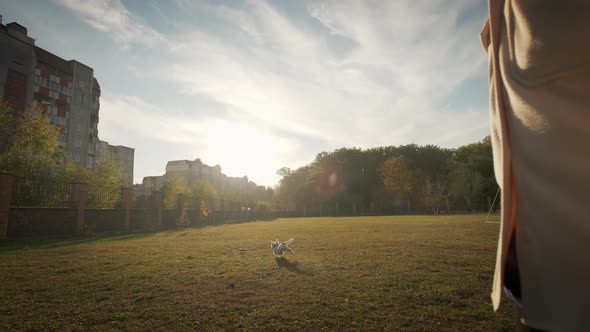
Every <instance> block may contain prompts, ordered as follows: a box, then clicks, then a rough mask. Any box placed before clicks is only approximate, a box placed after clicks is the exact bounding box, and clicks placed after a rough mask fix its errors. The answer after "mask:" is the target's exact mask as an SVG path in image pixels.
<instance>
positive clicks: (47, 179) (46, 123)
mask: <svg viewBox="0 0 590 332" xmlns="http://www.w3.org/2000/svg"><path fill="white" fill-rule="evenodd" d="M12 114H13V113H12V110H11V109H10V108H9V107H8V106H7V105H6V104H5V103H0V128H2V130H5V129H6V128H9V127H10V121H11V120H10V119H11V116H12ZM58 137H59V131H58V129H57V128H56V127H54V126H53V125H52V124H51V122H50V119H49V117H48V116H47V115H46V114H45V112H44V111H43V110H42V109H41V108H40V107H39V106H38V105H33V106H31V107H29V108H27V109H26V110H25V112H24V113H23V114H22V116H20V117H19V118H18V119H17V120H16V129H15V131H14V135H13V136H12V137H11V139H10V140H9V141H10V144H9V146H8V147H7V149H2V150H1V151H0V169H2V170H5V171H9V172H12V173H14V174H15V175H17V176H18V177H19V178H18V179H17V181H19V185H20V189H21V190H20V192H19V193H18V194H19V195H22V196H23V197H18V198H20V199H23V200H24V201H26V200H27V198H29V201H32V202H33V204H38V205H42V206H60V205H63V203H64V200H67V195H68V193H69V185H70V183H72V182H74V181H81V182H86V183H88V187H89V190H88V200H87V203H88V204H87V206H89V207H96V208H113V207H115V205H116V204H117V202H118V200H119V198H120V187H121V185H122V183H123V182H122V180H121V170H120V169H119V167H118V165H117V164H116V163H115V162H114V161H113V160H112V159H111V158H106V159H105V160H103V161H101V162H99V163H98V165H97V167H96V169H95V170H90V169H87V168H86V167H84V166H81V165H79V164H77V163H74V162H73V161H72V160H71V159H70V158H69V157H68V156H67V155H66V154H65V153H64V151H63V150H62V149H61V148H60V147H59V144H58ZM40 189H41V190H40ZM34 194H41V195H42V197H33V196H34ZM37 196H39V195H37Z"/></svg>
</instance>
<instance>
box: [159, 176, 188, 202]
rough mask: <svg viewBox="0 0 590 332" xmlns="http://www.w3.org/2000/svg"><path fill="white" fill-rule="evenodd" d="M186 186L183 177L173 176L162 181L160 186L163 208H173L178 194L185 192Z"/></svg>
mask: <svg viewBox="0 0 590 332" xmlns="http://www.w3.org/2000/svg"><path fill="white" fill-rule="evenodd" d="M186 193H187V188H186V184H185V183H184V181H183V179H181V178H179V177H173V178H172V179H170V180H168V181H167V182H166V183H164V186H163V187H162V195H163V201H164V202H163V205H164V208H165V209H175V208H176V205H177V202H178V194H186Z"/></svg>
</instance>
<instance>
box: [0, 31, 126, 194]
mask: <svg viewBox="0 0 590 332" xmlns="http://www.w3.org/2000/svg"><path fill="white" fill-rule="evenodd" d="M0 50H1V52H0V93H1V94H2V95H3V96H2V98H3V99H4V100H5V101H6V102H7V103H9V104H10V105H11V106H12V108H13V109H14V110H15V111H16V113H17V115H18V113H19V112H22V111H23V110H24V109H25V107H26V106H27V105H30V104H32V103H38V104H40V105H41V107H42V109H43V110H45V111H46V112H47V114H48V115H49V116H50V118H51V123H52V124H53V125H54V126H56V127H57V128H59V131H60V135H59V145H60V146H61V147H62V148H63V149H64V150H65V151H67V152H68V154H69V155H70V157H71V158H72V160H74V161H75V162H77V163H79V164H81V165H84V166H86V167H88V168H94V167H96V164H97V162H98V161H99V159H100V158H98V157H97V154H99V153H100V151H99V149H100V141H99V139H98V121H99V110H100V95H101V90H100V85H99V84H98V80H97V79H96V78H95V77H94V69H92V68H91V67H89V66H87V65H85V64H83V63H80V62H78V61H76V60H64V59H62V58H61V57H59V56H57V55H55V54H52V53H50V52H48V51H46V50H44V49H42V48H40V47H37V46H35V40H34V39H33V38H31V37H29V36H28V33H27V28H25V27H23V26H22V25H20V24H18V23H15V22H13V23H9V24H7V25H3V24H2V23H1V20H0ZM9 136H10V133H8V134H7V138H6V139H4V138H3V139H2V141H3V142H7V141H9V139H10V137H9ZM107 144H108V143H107ZM111 149H112V150H113V151H112V154H113V156H114V157H113V158H114V159H116V160H119V161H120V165H121V167H122V169H124V173H125V177H126V179H128V178H129V174H130V178H131V180H130V181H129V183H132V182H133V154H134V152H133V149H131V148H127V147H123V146H112V148H111ZM129 158H131V160H129Z"/></svg>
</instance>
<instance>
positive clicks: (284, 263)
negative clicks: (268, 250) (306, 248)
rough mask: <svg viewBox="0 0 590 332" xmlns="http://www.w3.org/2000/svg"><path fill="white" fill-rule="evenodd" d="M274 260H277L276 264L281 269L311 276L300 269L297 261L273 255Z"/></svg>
mask: <svg viewBox="0 0 590 332" xmlns="http://www.w3.org/2000/svg"><path fill="white" fill-rule="evenodd" d="M275 261H276V262H277V265H278V266H279V268H281V269H286V270H288V271H291V272H294V273H297V274H302V275H306V276H311V275H312V274H311V273H309V272H307V271H305V270H303V269H301V268H300V267H299V263H298V262H297V261H292V262H291V261H290V260H288V259H287V258H285V257H275Z"/></svg>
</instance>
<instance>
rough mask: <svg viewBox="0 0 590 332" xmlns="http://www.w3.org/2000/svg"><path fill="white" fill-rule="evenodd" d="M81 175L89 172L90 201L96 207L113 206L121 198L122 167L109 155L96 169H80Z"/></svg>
mask: <svg viewBox="0 0 590 332" xmlns="http://www.w3.org/2000/svg"><path fill="white" fill-rule="evenodd" d="M76 172H80V173H81V174H80V175H79V176H83V173H84V172H88V173H89V175H90V176H89V178H88V180H87V181H88V188H89V190H88V202H89V205H90V206H92V207H95V208H113V207H115V206H116V205H117V203H118V202H119V199H120V198H121V186H122V185H123V177H122V173H121V169H120V168H119V166H118V165H117V164H116V163H115V161H114V160H113V159H112V158H110V157H107V158H105V159H103V160H101V161H100V162H99V163H98V165H97V166H96V169H95V170H94V171H88V170H84V171H82V170H80V169H78V170H77V171H76Z"/></svg>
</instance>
